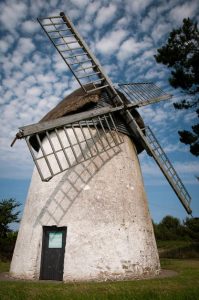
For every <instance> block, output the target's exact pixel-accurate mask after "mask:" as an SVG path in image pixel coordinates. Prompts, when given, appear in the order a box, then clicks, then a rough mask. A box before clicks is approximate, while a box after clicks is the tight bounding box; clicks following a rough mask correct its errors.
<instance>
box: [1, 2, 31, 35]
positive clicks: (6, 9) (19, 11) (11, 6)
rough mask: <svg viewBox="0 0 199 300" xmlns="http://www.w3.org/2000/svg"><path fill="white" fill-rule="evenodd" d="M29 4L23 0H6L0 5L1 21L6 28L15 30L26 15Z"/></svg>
mask: <svg viewBox="0 0 199 300" xmlns="http://www.w3.org/2000/svg"><path fill="white" fill-rule="evenodd" d="M26 12H27V6H26V4H25V3H23V2H21V1H15V2H14V1H13V2H12V1H6V2H4V3H1V5H0V22H1V23H2V25H3V26H4V28H5V29H8V30H10V31H15V30H16V29H17V25H18V24H19V23H20V21H21V20H22V19H24V18H25V17H26Z"/></svg>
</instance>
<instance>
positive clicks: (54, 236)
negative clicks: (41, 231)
mask: <svg viewBox="0 0 199 300" xmlns="http://www.w3.org/2000/svg"><path fill="white" fill-rule="evenodd" d="M48 248H62V232H49V242H48Z"/></svg>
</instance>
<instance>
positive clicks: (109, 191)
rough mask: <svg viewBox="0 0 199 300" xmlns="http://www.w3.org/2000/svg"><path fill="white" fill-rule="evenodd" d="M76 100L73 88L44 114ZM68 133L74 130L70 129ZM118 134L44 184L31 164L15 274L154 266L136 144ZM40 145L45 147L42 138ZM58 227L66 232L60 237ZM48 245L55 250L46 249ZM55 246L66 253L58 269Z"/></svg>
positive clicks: (124, 273) (56, 275)
mask: <svg viewBox="0 0 199 300" xmlns="http://www.w3.org/2000/svg"><path fill="white" fill-rule="evenodd" d="M75 93H77V92H75ZM75 99H76V98H75V94H74V93H73V94H72V97H71V95H70V96H69V97H67V98H66V99H64V101H63V102H61V103H60V104H59V105H58V106H57V107H56V108H55V109H54V110H52V111H51V112H50V113H48V114H47V116H46V117H44V119H43V120H49V118H53V117H54V116H55V115H56V116H57V115H59V117H60V114H62V113H63V107H65V110H64V113H66V109H68V110H73V109H72V107H73V106H75V107H76V105H79V106H80V105H82V104H84V105H85V101H84V100H81V101H79V98H78V101H79V102H78V103H79V104H77V101H76V100H75ZM94 99H95V101H96V97H95V98H94ZM89 100H90V101H91V100H92V101H93V98H90V99H89ZM72 102H73V106H72V105H71V103H72ZM86 102H87V101H86ZM64 103H65V106H64ZM74 103H76V104H74ZM66 106H67V107H68V108H66ZM78 131H79V136H80V134H81V132H80V129H78V128H76V132H78ZM62 134H63V132H60V136H61V135H62ZM68 134H69V135H70V136H72V130H71V129H68ZM120 135H122V136H123V139H124V143H123V144H121V145H120V147H119V146H118V147H114V148H111V149H109V150H108V151H106V152H104V153H101V154H100V155H97V156H96V157H94V158H92V159H90V160H88V161H84V162H82V163H81V164H78V165H76V166H74V167H73V168H72V169H70V170H68V171H65V172H64V173H61V174H59V175H57V176H55V177H54V178H52V179H51V180H50V181H49V182H42V181H41V178H40V176H39V173H38V171H37V169H36V168H35V169H34V172H33V176H32V181H31V184H30V188H29V192H28V196H27V201H26V204H25V208H24V214H23V218H22V221H21V224H20V229H19V234H18V239H17V242H16V247H15V251H14V255H13V259H12V263H11V269H10V272H11V274H12V275H13V276H15V277H19V278H27V279H38V278H41V279H42V278H44V279H45V278H46V279H59V280H62V279H63V280H64V281H71V280H107V279H113V280H118V279H127V278H136V277H142V276H151V275H156V274H157V273H158V272H159V270H160V264H159V258H158V253H157V247H156V242H155V238H154V233H153V228H152V223H151V218H150V214H149V210H148V205H147V198H146V194H145V191H144V186H143V179H142V174H141V170H140V165H139V160H138V156H137V150H136V147H135V145H134V144H133V142H132V140H131V139H130V138H129V137H128V136H127V135H124V134H122V133H120ZM73 138H74V137H73ZM52 140H53V136H52ZM55 143H56V141H55ZM42 144H43V148H46V149H45V150H46V151H48V150H47V148H48V145H47V140H45V139H44V140H43V142H42ZM93 146H94V145H92V147H93ZM55 147H56V145H55ZM71 159H72V158H71ZM45 228H47V230H50V231H51V235H53V234H54V245H53V242H52V241H51V242H50V237H49V240H48V241H47V243H48V244H47V245H46V244H45V243H46V242H45V239H44V238H43V235H44V234H45V233H44V231H45V230H44V229H45ZM60 228H62V229H63V228H65V232H66V234H65V235H63V237H62V240H61V241H60V231H59V229H60ZM49 234H50V233H49ZM63 239H64V240H63ZM50 243H51V245H50ZM56 243H57V244H56ZM42 244H43V247H42ZM44 244H45V246H44ZM51 246H52V248H50V249H52V250H51V251H56V252H55V254H52V253H49V252H48V251H45V249H44V247H47V248H48V247H51ZM53 247H55V248H53ZM56 247H57V248H56ZM63 248H64V249H63ZM58 251H62V254H61V255H62V257H63V258H62V265H61V266H59V268H58V267H57V268H58V269H56V267H55V264H56V258H55V257H53V260H54V261H51V256H53V255H55V256H56V257H57V256H58V254H57V253H58ZM44 256H46V257H44ZM47 256H49V257H47ZM46 269H47V270H46ZM62 274H63V275H62Z"/></svg>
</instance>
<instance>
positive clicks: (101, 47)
mask: <svg viewBox="0 0 199 300" xmlns="http://www.w3.org/2000/svg"><path fill="white" fill-rule="evenodd" d="M127 35H128V32H127V31H125V30H123V29H119V30H117V31H113V32H111V33H107V34H106V36H104V37H103V38H102V39H101V40H99V41H98V42H97V43H96V48H97V50H98V51H99V52H101V53H103V54H110V53H112V54H113V53H114V52H115V51H116V50H117V49H118V47H119V46H120V43H121V42H122V41H123V40H124V38H125V37H126V36H127Z"/></svg>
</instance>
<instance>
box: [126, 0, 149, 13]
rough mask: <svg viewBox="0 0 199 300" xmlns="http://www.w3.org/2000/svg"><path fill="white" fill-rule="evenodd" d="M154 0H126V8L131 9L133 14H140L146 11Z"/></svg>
mask: <svg viewBox="0 0 199 300" xmlns="http://www.w3.org/2000/svg"><path fill="white" fill-rule="evenodd" d="M152 1H153V0H127V1H126V10H127V11H128V12H129V10H130V11H131V12H132V13H133V14H139V13H141V12H142V11H144V10H145V9H146V8H147V7H148V6H149V5H150V4H151V2H152Z"/></svg>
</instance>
